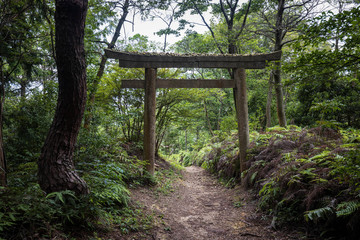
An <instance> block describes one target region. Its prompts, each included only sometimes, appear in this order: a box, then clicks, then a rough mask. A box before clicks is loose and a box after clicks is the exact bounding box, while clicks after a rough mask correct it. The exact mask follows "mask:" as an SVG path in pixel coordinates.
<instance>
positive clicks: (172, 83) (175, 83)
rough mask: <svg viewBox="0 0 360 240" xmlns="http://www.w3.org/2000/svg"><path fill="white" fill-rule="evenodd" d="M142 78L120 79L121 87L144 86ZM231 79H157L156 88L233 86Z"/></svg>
mask: <svg viewBox="0 0 360 240" xmlns="http://www.w3.org/2000/svg"><path fill="white" fill-rule="evenodd" d="M144 87H145V81H144V80H129V79H126V80H121V88H144ZM234 87H235V82H234V80H231V79H221V80H218V79H217V80H210V79H206V80H204V79H157V80H156V88H234Z"/></svg>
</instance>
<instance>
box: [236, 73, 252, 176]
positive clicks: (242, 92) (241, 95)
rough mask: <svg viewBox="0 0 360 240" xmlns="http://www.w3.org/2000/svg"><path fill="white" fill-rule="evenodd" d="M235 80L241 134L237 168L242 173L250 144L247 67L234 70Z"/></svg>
mask: <svg viewBox="0 0 360 240" xmlns="http://www.w3.org/2000/svg"><path fill="white" fill-rule="evenodd" d="M234 71H235V72H234V80H235V89H234V90H235V107H236V117H237V122H238V134H239V152H240V154H239V155H240V156H239V162H237V163H236V167H237V170H240V173H242V172H244V171H245V170H246V167H245V161H246V151H247V148H248V146H249V118H248V102H247V94H246V72H245V69H241V68H237V69H235V70H234Z"/></svg>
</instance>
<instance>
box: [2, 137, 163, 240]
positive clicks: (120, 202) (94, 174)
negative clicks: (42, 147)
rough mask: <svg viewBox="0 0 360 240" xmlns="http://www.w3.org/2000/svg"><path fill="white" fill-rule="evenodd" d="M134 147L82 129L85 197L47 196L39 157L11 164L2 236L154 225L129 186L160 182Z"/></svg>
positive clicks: (72, 234) (79, 161) (74, 234)
mask: <svg viewBox="0 0 360 240" xmlns="http://www.w3.org/2000/svg"><path fill="white" fill-rule="evenodd" d="M136 151H140V150H139V149H138V147H137V146H135V145H133V144H128V145H126V146H124V144H123V143H121V141H117V140H116V139H115V140H112V139H111V138H106V136H98V135H97V136H89V135H88V134H87V133H83V135H82V136H81V137H80V139H79V142H78V146H77V151H76V153H75V160H76V169H77V170H78V172H79V173H80V175H81V176H82V177H83V178H84V179H85V180H86V182H87V183H88V185H89V187H90V190H91V193H90V194H89V195H87V196H76V195H75V194H74V193H73V192H71V191H61V192H54V193H51V194H48V195H46V194H45V193H44V192H43V191H42V190H41V189H40V187H39V185H38V183H37V176H36V173H37V164H36V162H28V163H25V164H19V165H17V166H10V168H9V169H10V170H11V171H10V172H9V175H8V187H7V188H2V189H0V239H7V240H12V239H55V238H56V239H71V238H73V239H77V238H81V239H83V237H84V236H89V238H90V236H94V237H96V235H97V234H95V233H98V232H104V231H105V232H106V231H110V230H111V231H113V229H117V231H119V232H120V233H121V234H128V233H129V232H132V231H146V230H147V229H149V228H151V224H152V219H151V216H146V215H145V214H144V213H143V212H142V210H141V208H140V207H139V206H137V205H136V204H134V203H131V202H130V201H129V200H130V192H129V188H132V187H137V186H140V185H148V184H150V185H155V184H156V183H157V182H158V180H157V179H156V178H154V177H151V176H149V175H148V174H147V173H146V171H145V170H144V169H145V168H144V162H143V161H141V160H139V159H138V158H137V157H136V156H135V155H136V154H134V152H136Z"/></svg>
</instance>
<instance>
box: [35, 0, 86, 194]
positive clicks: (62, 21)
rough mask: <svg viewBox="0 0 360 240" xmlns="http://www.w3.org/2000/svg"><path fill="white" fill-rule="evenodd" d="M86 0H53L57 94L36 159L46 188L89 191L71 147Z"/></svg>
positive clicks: (82, 97) (81, 104)
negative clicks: (52, 117)
mask: <svg viewBox="0 0 360 240" xmlns="http://www.w3.org/2000/svg"><path fill="white" fill-rule="evenodd" d="M87 5H88V1H87V0H56V12H55V31H56V33H55V35H56V64H57V69H58V79H59V95H58V102H57V108H56V112H55V117H54V120H53V123H52V125H51V128H50V131H49V134H48V136H47V138H46V141H45V144H44V146H43V148H42V152H41V155H40V159H39V163H38V165H39V172H38V177H39V184H40V186H41V188H42V189H43V190H44V191H45V192H47V193H50V192H55V191H62V190H72V191H74V192H76V193H78V194H87V193H88V192H89V190H88V187H87V184H86V182H85V181H84V180H83V179H81V178H80V177H79V175H78V174H77V173H76V171H75V169H74V163H73V151H74V146H75V143H76V138H77V136H78V133H79V129H80V126H81V120H82V116H83V113H84V108H85V103H86V64H85V50H84V28H85V18H86V12H87Z"/></svg>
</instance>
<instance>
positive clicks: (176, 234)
mask: <svg viewBox="0 0 360 240" xmlns="http://www.w3.org/2000/svg"><path fill="white" fill-rule="evenodd" d="M172 184H173V190H174V191H173V192H171V193H169V194H167V195H164V194H160V195H158V194H154V189H151V188H143V189H136V190H133V191H132V199H133V201H138V202H140V204H141V205H143V206H144V208H145V209H146V211H147V212H149V214H150V213H151V214H153V215H154V221H155V226H154V228H153V229H152V230H150V231H149V232H147V233H134V234H131V235H129V236H127V237H124V236H123V237H122V238H120V239H154V240H167V239H171V240H184V239H189V240H203V239H204V240H205V239H206V240H208V239H214V240H222V239H224V240H225V239H226V240H235V239H242V240H243V239H244V240H245V239H256V240H265V239H266V240H267V239H271V240H275V239H279V240H280V239H281V240H283V239H298V237H296V236H294V234H288V233H286V232H280V231H274V230H273V229H271V228H270V222H269V220H266V219H263V216H261V214H260V213H258V212H257V211H256V202H255V200H253V199H252V198H251V196H250V194H249V193H248V192H247V191H245V190H244V189H242V188H241V187H236V188H234V189H228V188H226V187H224V186H223V185H221V184H220V183H219V182H218V180H217V179H215V178H214V176H212V175H210V174H209V173H208V172H206V171H205V170H204V169H202V168H200V167H196V166H191V167H187V168H185V170H184V171H183V177H182V178H178V179H177V180H176V181H175V182H173V183H172Z"/></svg>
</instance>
